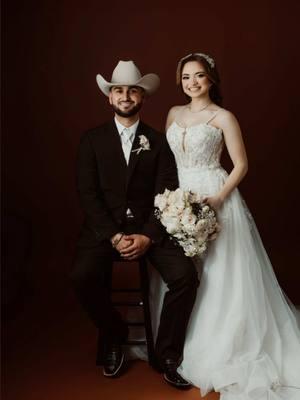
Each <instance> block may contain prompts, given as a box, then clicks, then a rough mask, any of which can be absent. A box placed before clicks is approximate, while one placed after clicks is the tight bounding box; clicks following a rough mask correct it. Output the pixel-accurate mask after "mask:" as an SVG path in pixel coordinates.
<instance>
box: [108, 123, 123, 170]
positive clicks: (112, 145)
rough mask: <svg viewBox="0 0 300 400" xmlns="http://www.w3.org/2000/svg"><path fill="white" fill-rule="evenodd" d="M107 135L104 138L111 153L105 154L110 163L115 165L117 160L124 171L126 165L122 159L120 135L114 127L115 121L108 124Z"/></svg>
mask: <svg viewBox="0 0 300 400" xmlns="http://www.w3.org/2000/svg"><path fill="white" fill-rule="evenodd" d="M108 129H109V133H108V135H107V136H106V140H107V144H108V147H107V148H108V149H111V151H107V152H105V154H107V156H108V157H111V158H110V159H111V161H113V163H117V162H118V160H119V164H120V165H121V167H122V168H124V170H126V168H127V163H126V160H125V157H124V152H123V149H122V143H121V138H120V134H119V132H118V129H117V127H116V124H115V121H111V123H110V124H109V127H108Z"/></svg>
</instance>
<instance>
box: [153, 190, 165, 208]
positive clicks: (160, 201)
mask: <svg viewBox="0 0 300 400" xmlns="http://www.w3.org/2000/svg"><path fill="white" fill-rule="evenodd" d="M167 204H168V203H167V198H166V196H164V195H162V194H157V195H156V196H155V199H154V205H155V207H158V208H159V210H160V211H163V210H164V209H165V208H166V207H167Z"/></svg>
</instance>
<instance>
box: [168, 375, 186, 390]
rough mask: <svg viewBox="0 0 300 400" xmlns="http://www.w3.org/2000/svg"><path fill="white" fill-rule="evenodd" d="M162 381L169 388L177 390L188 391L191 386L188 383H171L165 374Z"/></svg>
mask: <svg viewBox="0 0 300 400" xmlns="http://www.w3.org/2000/svg"><path fill="white" fill-rule="evenodd" d="M163 376H164V380H165V381H166V382H167V383H168V384H169V385H171V386H173V387H176V388H177V389H183V390H185V389H190V388H191V387H192V385H191V384H190V383H174V382H173V381H170V379H168V378H167V376H166V374H164V375H163Z"/></svg>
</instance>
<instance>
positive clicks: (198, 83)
mask: <svg viewBox="0 0 300 400" xmlns="http://www.w3.org/2000/svg"><path fill="white" fill-rule="evenodd" d="M181 84H182V89H183V91H184V93H185V94H187V95H188V96H189V97H191V98H195V97H200V96H201V97H202V96H206V95H208V92H209V88H210V86H211V85H212V83H211V81H210V80H209V79H208V77H207V74H206V71H205V68H204V67H203V65H202V64H201V63H199V62H198V61H189V62H187V63H186V64H185V65H184V66H183V69H182V73H181Z"/></svg>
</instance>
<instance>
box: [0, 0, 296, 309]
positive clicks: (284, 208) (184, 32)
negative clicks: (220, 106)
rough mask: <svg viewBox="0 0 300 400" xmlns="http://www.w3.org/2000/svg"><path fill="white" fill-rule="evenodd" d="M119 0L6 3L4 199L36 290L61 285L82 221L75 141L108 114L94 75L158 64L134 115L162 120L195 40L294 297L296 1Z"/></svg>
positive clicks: (249, 193) (248, 193)
mask: <svg viewBox="0 0 300 400" xmlns="http://www.w3.org/2000/svg"><path fill="white" fill-rule="evenodd" d="M126 3H127V2H105V4H104V3H103V2H100V1H99V0H91V1H86V2H82V1H78V0H77V1H75V0H72V1H71V0H64V1H63V0H61V1H57V0H56V1H53V0H52V1H50V0H49V1H48V0H44V1H38V0H36V1H34V0H27V1H26V2H23V1H14V2H8V1H6V2H4V7H3V20H4V34H3V39H4V40H3V43H4V45H3V50H4V63H3V73H4V74H3V77H4V79H3V93H4V101H3V106H4V119H3V122H4V124H3V125H4V139H3V150H4V152H3V154H4V163H5V170H4V172H5V180H4V188H5V192H6V197H5V200H4V203H3V205H4V209H5V211H6V213H9V214H13V215H20V216H23V217H24V218H26V219H27V220H28V221H30V222H31V224H32V226H33V233H34V236H33V246H34V251H33V254H32V259H31V266H30V268H31V269H30V271H31V279H32V282H33V286H34V287H35V289H36V293H42V292H44V293H45V291H46V292H50V291H53V289H60V290H62V291H64V290H65V287H66V282H67V273H68V271H69V270H70V268H71V259H72V254H73V250H74V246H75V242H76V236H77V233H78V229H79V226H80V223H81V212H80V209H79V205H78V200H77V194H76V190H75V177H74V172H75V168H74V164H75V156H76V149H77V145H78V142H79V138H80V135H81V134H82V132H83V131H84V130H86V129H87V128H91V127H94V126H96V125H97V124H100V123H101V122H103V121H104V120H106V119H107V118H110V116H111V110H110V108H109V107H108V105H107V99H106V98H105V97H104V96H103V95H102V94H101V93H100V91H99V89H98V87H97V85H96V82H95V76H96V74H97V73H102V74H103V75H104V76H105V77H106V78H107V79H109V78H110V76H111V72H112V70H113V68H114V66H115V65H116V63H117V61H118V60H119V59H123V60H126V59H133V60H135V61H136V63H137V65H138V66H139V67H140V69H141V70H142V72H143V73H147V72H156V73H158V74H159V75H160V77H161V81H162V84H161V88H160V90H159V92H158V93H157V94H156V95H155V96H153V97H152V98H151V99H149V101H148V103H147V104H146V105H145V107H144V109H143V119H144V120H145V121H146V122H148V123H149V124H152V125H153V126H154V127H156V128H159V129H163V126H164V122H165V117H166V113H167V111H168V109H169V107H170V106H171V105H174V104H180V103H182V101H183V97H182V96H181V94H180V93H179V91H178V90H177V88H176V86H175V68H176V63H177V60H178V59H179V58H180V57H182V56H184V55H186V54H188V53H190V52H192V51H201V52H207V53H209V54H211V55H212V56H213V57H214V58H215V59H216V60H217V63H218V67H219V71H220V74H221V78H222V89H223V94H224V100H225V101H224V106H225V107H226V108H228V109H230V110H231V111H233V112H234V113H235V115H236V116H237V117H238V119H239V121H240V123H241V126H242V130H243V133H244V138H245V142H246V146H247V150H248V156H249V167H250V170H249V173H248V175H247V177H246V179H245V180H244V182H243V183H242V185H241V191H242V193H243V195H244V197H245V198H246V201H247V203H248V205H249V207H250V209H251V211H252V213H253V215H254V217H255V220H256V222H257V225H258V228H259V230H260V232H261V235H262V238H263V241H264V244H265V246H266V249H267V251H268V253H269V255H270V258H271V260H272V262H273V264H274V269H275V271H276V274H277V276H278V279H279V281H280V284H281V285H282V286H283V288H284V289H285V291H286V292H287V293H288V295H289V297H290V298H291V299H292V300H293V301H294V302H295V303H298V304H300V296H299V293H298V292H297V285H298V282H299V277H300V273H299V254H298V249H297V246H298V243H299V233H298V232H299V222H300V219H299V210H298V199H299V184H298V171H299V128H298V120H299V117H298V115H299V95H298V91H299V74H298V68H299V46H298V43H297V33H298V24H299V23H298V15H297V14H299V6H298V2H297V1H296V0H295V1H287V2H285V3H284V6H283V5H282V2H277V3H276V2H271V1H266V0H262V1H258V0H253V1H251V2H247V3H248V4H246V2H242V1H240V2H238V1H225V2H220V4H217V3H216V2H199V1H191V2H189V3H186V5H185V3H184V2H182V5H181V6H180V7H179V6H178V7H177V6H174V4H173V3H174V2H173V1H168V2H162V3H163V5H160V6H158V5H155V3H154V2H152V3H151V5H150V4H149V5H147V3H146V2H140V1H139V2H135V1H131V2H129V3H128V5H127V4H126ZM121 4H122V5H121ZM297 86H298V91H297V89H296V88H297ZM228 165H229V164H228Z"/></svg>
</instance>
